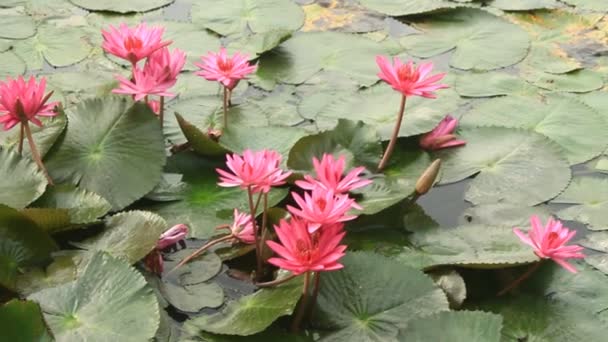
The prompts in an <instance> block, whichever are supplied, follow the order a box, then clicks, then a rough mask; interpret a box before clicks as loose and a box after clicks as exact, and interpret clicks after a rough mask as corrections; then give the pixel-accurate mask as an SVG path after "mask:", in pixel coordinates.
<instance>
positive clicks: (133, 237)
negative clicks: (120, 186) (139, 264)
mask: <svg viewBox="0 0 608 342" xmlns="http://www.w3.org/2000/svg"><path fill="white" fill-rule="evenodd" d="M105 226H106V227H105V230H104V231H103V232H102V233H101V234H99V235H97V236H95V237H93V238H90V239H87V240H85V241H83V242H79V243H73V244H75V245H76V246H78V247H79V248H82V249H85V250H86V251H87V253H95V252H98V251H103V252H107V253H109V254H110V255H112V256H113V257H117V258H122V259H125V260H126V261H127V262H129V263H131V264H133V263H135V262H136V261H138V260H140V259H142V258H143V257H145V256H146V255H147V254H148V252H150V251H151V250H153V249H154V248H155V247H156V242H157V241H158V237H159V236H160V234H162V232H163V231H165V229H166V228H167V223H166V222H165V220H163V219H162V218H161V217H160V216H158V215H156V214H154V213H149V212H145V211H127V212H123V213H119V214H116V215H113V216H110V217H108V218H107V219H106V220H105Z"/></svg>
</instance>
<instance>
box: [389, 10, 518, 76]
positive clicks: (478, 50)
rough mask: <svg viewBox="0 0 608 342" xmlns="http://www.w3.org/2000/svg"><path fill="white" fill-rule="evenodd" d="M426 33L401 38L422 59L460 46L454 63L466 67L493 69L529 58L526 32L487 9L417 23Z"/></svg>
mask: <svg viewBox="0 0 608 342" xmlns="http://www.w3.org/2000/svg"><path fill="white" fill-rule="evenodd" d="M416 25H417V27H419V28H420V29H422V30H423V31H424V32H426V33H425V34H415V35H409V36H406V37H404V38H402V39H401V44H402V45H403V46H404V47H405V48H406V49H407V52H408V53H410V54H412V55H414V56H417V57H422V58H427V57H432V56H435V55H439V54H441V53H444V52H448V51H450V50H452V49H456V51H455V52H454V54H453V55H452V58H451V60H450V65H451V66H453V67H455V68H458V69H463V70H469V69H475V70H492V69H497V68H501V67H506V66H509V65H513V64H515V63H517V62H519V61H521V60H522V59H524V57H526V55H527V53H528V48H529V46H530V41H529V39H528V34H527V33H526V31H524V30H522V29H521V28H520V27H519V26H517V25H514V24H511V23H509V22H507V21H505V20H504V19H501V18H498V17H495V16H493V15H491V14H489V13H487V12H484V11H480V10H473V9H466V10H464V9H462V10H455V11H452V12H448V13H446V14H442V15H437V16H433V17H431V18H429V19H426V20H424V21H418V22H416Z"/></svg>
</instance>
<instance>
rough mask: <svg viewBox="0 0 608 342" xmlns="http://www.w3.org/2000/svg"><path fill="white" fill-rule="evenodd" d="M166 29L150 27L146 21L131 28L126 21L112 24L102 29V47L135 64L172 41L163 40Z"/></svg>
mask: <svg viewBox="0 0 608 342" xmlns="http://www.w3.org/2000/svg"><path fill="white" fill-rule="evenodd" d="M164 31H165V29H164V28H163V27H148V26H147V25H146V23H141V24H139V25H137V26H136V27H135V28H130V27H128V26H127V24H125V23H122V24H120V25H119V26H118V27H114V26H112V25H110V26H109V28H108V30H107V31H106V30H101V34H102V36H103V43H102V47H103V49H104V50H105V51H106V52H107V53H110V54H112V55H114V56H116V57H119V58H122V59H126V60H128V61H129V62H131V64H132V65H133V66H135V65H136V64H137V62H138V61H140V60H142V59H144V58H147V57H148V56H150V55H151V54H152V53H153V52H155V51H156V50H159V49H162V48H164V47H165V46H167V45H169V44H171V43H172V42H171V41H162V36H163V33H164Z"/></svg>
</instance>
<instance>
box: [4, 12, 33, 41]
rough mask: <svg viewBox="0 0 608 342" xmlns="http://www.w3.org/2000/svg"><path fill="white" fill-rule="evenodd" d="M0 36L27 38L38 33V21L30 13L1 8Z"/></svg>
mask: <svg viewBox="0 0 608 342" xmlns="http://www.w3.org/2000/svg"><path fill="white" fill-rule="evenodd" d="M0 26H2V27H3V30H2V32H0V38H8V39H25V38H27V37H31V36H33V35H34V34H35V33H36V23H35V22H34V19H33V18H32V17H30V16H29V15H23V14H19V13H15V12H14V11H13V10H0Z"/></svg>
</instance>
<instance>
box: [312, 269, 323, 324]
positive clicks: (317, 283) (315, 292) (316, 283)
mask: <svg viewBox="0 0 608 342" xmlns="http://www.w3.org/2000/svg"><path fill="white" fill-rule="evenodd" d="M312 286H313V287H312V298H311V299H310V319H312V315H313V312H314V308H315V305H317V297H319V289H320V288H321V272H315V275H314V278H313V280H312Z"/></svg>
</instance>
